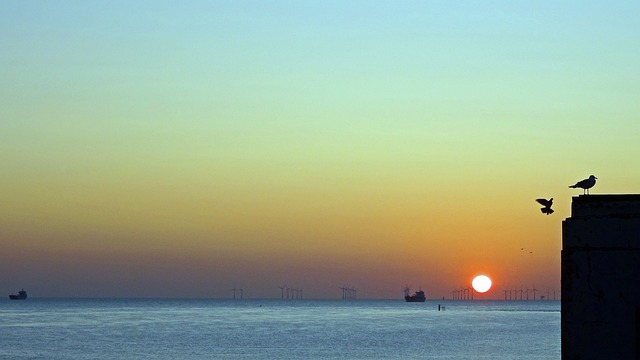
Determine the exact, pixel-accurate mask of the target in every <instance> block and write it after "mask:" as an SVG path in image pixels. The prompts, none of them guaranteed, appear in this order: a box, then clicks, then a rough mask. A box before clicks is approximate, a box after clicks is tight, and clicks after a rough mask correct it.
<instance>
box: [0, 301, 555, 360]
mask: <svg viewBox="0 0 640 360" xmlns="http://www.w3.org/2000/svg"><path fill="white" fill-rule="evenodd" d="M0 359H92V360H96V359H560V301H552V300H543V301H540V300H538V301H532V300H529V301H502V300H495V301H487V300H466V301H465V300H427V301H426V302H424V303H407V302H404V300H402V299H400V300H359V299H358V300H301V299H298V300H286V299H285V300H282V299H277V300H275V299H265V300H257V299H251V300H248V299H242V300H240V299H236V300H231V299H230V300H221V299H209V300H200V299H197V300H196V299H45V298H29V299H27V300H24V301H10V300H9V299H8V298H7V299H6V300H0Z"/></svg>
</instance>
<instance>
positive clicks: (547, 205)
mask: <svg viewBox="0 0 640 360" xmlns="http://www.w3.org/2000/svg"><path fill="white" fill-rule="evenodd" d="M536 201H537V202H538V203H539V204H540V205H542V206H543V207H542V208H541V209H540V211H541V212H542V213H543V214H547V215H551V214H553V209H552V208H551V205H553V198H551V199H549V200H547V199H536Z"/></svg>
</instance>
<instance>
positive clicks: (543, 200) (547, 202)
mask: <svg viewBox="0 0 640 360" xmlns="http://www.w3.org/2000/svg"><path fill="white" fill-rule="evenodd" d="M536 201H537V202H538V203H539V204H540V205H542V206H546V207H549V206H551V201H549V200H547V199H536Z"/></svg>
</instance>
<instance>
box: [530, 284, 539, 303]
mask: <svg viewBox="0 0 640 360" xmlns="http://www.w3.org/2000/svg"><path fill="white" fill-rule="evenodd" d="M531 290H533V300H535V299H536V291H538V289H536V284H535V283H534V284H533V289H531Z"/></svg>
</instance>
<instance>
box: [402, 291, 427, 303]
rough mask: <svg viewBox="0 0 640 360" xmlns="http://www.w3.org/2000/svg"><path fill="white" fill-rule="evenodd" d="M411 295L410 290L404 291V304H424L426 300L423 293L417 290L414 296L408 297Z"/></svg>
mask: <svg viewBox="0 0 640 360" xmlns="http://www.w3.org/2000/svg"><path fill="white" fill-rule="evenodd" d="M410 293H411V289H410V288H408V287H407V288H405V289H404V300H405V301H406V302H424V301H425V300H426V299H427V298H426V297H425V295H424V291H422V290H418V291H416V293H415V294H413V295H409V294H410Z"/></svg>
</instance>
